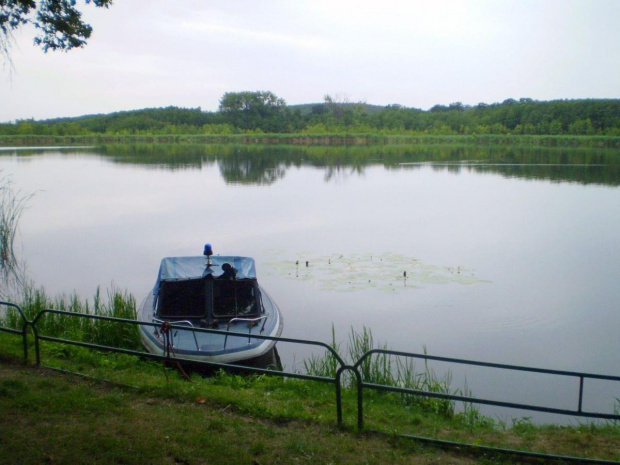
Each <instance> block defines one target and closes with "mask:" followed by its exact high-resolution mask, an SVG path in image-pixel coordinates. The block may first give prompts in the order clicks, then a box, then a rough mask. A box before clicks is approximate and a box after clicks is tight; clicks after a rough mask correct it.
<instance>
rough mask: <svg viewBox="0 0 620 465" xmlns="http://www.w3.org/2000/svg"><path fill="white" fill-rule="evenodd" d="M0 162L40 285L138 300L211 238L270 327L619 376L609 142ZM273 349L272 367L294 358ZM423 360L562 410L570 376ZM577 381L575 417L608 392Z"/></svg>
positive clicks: (183, 150)
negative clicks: (599, 145)
mask: <svg viewBox="0 0 620 465" xmlns="http://www.w3.org/2000/svg"><path fill="white" fill-rule="evenodd" d="M0 169H1V170H2V171H1V174H2V175H3V176H4V177H7V176H8V177H10V179H12V181H13V187H14V189H16V190H18V191H20V192H21V193H22V194H31V193H34V194H35V195H34V197H33V198H32V199H31V200H30V201H29V203H28V208H27V209H26V210H25V211H24V213H23V216H22V218H21V222H20V228H19V229H20V234H19V237H18V247H17V249H18V252H19V255H20V257H21V258H22V259H23V260H24V261H25V263H26V264H27V268H28V272H29V277H30V278H31V279H32V280H33V281H34V282H35V283H36V284H37V285H38V286H43V287H44V288H45V289H46V291H47V292H48V293H49V294H52V295H55V294H60V293H65V294H71V293H73V292H77V293H78V294H79V295H80V296H82V297H83V298H84V299H86V298H90V297H92V296H93V295H94V293H95V291H96V289H97V287H98V286H100V287H101V288H102V290H105V289H109V288H112V287H116V288H119V289H122V290H124V289H126V290H127V291H129V292H131V293H132V294H133V295H134V296H136V298H137V300H138V301H140V300H141V299H142V298H143V296H145V295H146V294H147V293H148V292H149V290H150V288H151V287H152V286H153V283H154V280H155V277H156V273H157V269H158V266H159V261H160V259H161V258H162V257H164V256H174V255H200V254H201V253H202V249H203V245H204V243H205V242H211V243H212V244H213V247H214V251H215V253H216V254H222V255H248V256H252V257H254V258H255V259H256V265H257V272H258V275H259V280H260V281H261V283H262V284H263V286H264V287H265V288H266V289H267V290H268V291H269V293H270V294H271V295H272V296H273V297H274V298H275V300H276V301H277V302H278V304H279V306H280V308H281V310H282V313H283V315H284V333H283V336H286V337H294V338H305V339H313V340H319V341H323V342H330V341H331V337H332V336H331V334H332V325H333V327H334V329H335V332H336V339H337V340H338V341H342V342H343V344H346V341H347V340H348V337H349V333H350V331H351V330H352V329H353V330H355V331H358V332H360V331H362V329H363V328H364V327H367V328H370V329H371V330H372V334H373V336H374V339H375V341H376V342H378V343H381V344H386V345H387V346H388V347H389V348H390V349H394V350H401V351H409V352H417V353H420V352H422V351H423V350H426V351H427V352H428V353H429V354H432V355H437V356H445V357H456V358H466V359H473V360H481V361H486V362H497V363H507V364H516V365H525V366H536V367H542V368H551V369H560V370H572V371H583V372H588V373H600V374H610V375H616V376H617V375H620V363H619V362H620V357H619V354H620V337H618V334H619V330H620V311H619V310H620V309H619V306H620V286H619V285H618V278H619V277H620V251H619V250H620V248H619V245H620V153H618V151H617V150H616V151H612V150H596V149H588V150H585V149H583V150H582V149H579V150H577V149H566V148H563V149H561V148H546V149H543V148H514V147H496V148H490V147H475V146H468V147H450V146H428V147H426V146H420V147H411V146H377V147H369V146H364V147H322V146H312V147H303V146H300V147H293V146H231V145H228V146H204V145H203V146H193V145H163V144H160V145H157V144H155V145H135V146H129V145H117V146H114V145H109V146H103V147H96V148H92V147H91V148H77V149H76V148H72V149H69V148H62V149H59V148H55V149H47V150H38V149H26V150H19V151H18V150H15V149H10V148H5V149H1V150H0ZM306 262H307V264H308V266H306ZM296 263H298V264H296ZM279 350H280V355H281V356H282V359H283V362H284V364H285V366H286V367H287V369H289V370H303V363H302V361H303V359H304V358H306V357H307V356H309V355H310V354H309V353H308V352H307V349H304V348H302V347H292V346H286V345H282V346H281V347H280V349H279ZM421 365H422V364H421V362H420V366H421ZM434 369H435V370H436V371H437V372H438V373H443V372H444V371H445V370H449V371H450V372H452V373H453V375H454V381H453V383H454V384H455V387H459V388H462V387H463V385H466V387H467V388H468V389H470V390H471V391H472V392H473V393H474V395H479V396H482V395H483V394H488V393H493V394H494V395H496V396H497V397H498V400H513V401H521V402H535V403H541V402H542V403H546V404H550V406H553V407H558V408H575V402H576V400H575V398H574V395H573V394H571V393H575V392H576V391H575V383H577V381H573V380H569V381H568V382H567V381H566V380H562V381H563V382H562V383H560V384H557V383H556V381H551V380H547V379H546V378H544V377H538V378H536V379H535V378H534V377H528V376H524V375H514V376H513V375H508V374H506V375H505V376H504V373H502V379H497V378H495V377H491V375H490V374H488V373H486V372H484V370H481V369H479V370H478V371H475V370H468V371H467V372H466V373H465V372H461V370H460V369H459V368H458V367H442V366H440V365H437V366H436V367H434ZM566 384H568V386H565V385H566ZM594 384H596V385H592V386H586V389H587V392H588V390H589V395H588V397H587V399H588V400H587V401H586V402H585V403H584V409H600V410H601V411H603V412H606V413H612V412H613V411H612V405H613V402H614V399H615V398H619V397H620V386H618V385H617V383H616V385H615V386H614V385H611V384H606V383H594ZM483 412H490V414H492V415H498V416H499V415H502V413H499V412H497V411H496V410H492V409H491V410H488V409H483ZM524 415H527V416H534V415H533V414H532V413H524ZM536 418H537V419H538V418H543V419H544V420H545V421H546V420H547V418H548V417H545V416H536ZM552 421H556V420H552Z"/></svg>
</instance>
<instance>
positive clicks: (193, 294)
mask: <svg viewBox="0 0 620 465" xmlns="http://www.w3.org/2000/svg"><path fill="white" fill-rule="evenodd" d="M206 312H207V298H206V282H205V280H204V279H202V278H200V279H182V280H176V281H161V282H160V284H159V296H158V299H157V314H158V315H159V316H160V317H162V318H204V317H205V315H206Z"/></svg>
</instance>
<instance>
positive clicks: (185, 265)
mask: <svg viewBox="0 0 620 465" xmlns="http://www.w3.org/2000/svg"><path fill="white" fill-rule="evenodd" d="M226 263H228V264H230V265H231V266H232V267H233V268H234V269H235V271H236V278H237V279H256V267H255V265H254V259H253V258H250V257H235V256H220V255H217V256H212V257H211V265H210V266H207V260H206V258H205V257H201V256H197V257H166V258H164V259H163V260H162V261H161V264H160V266H159V274H158V275H157V282H158V283H159V282H160V281H173V280H179V279H195V278H202V277H204V276H207V275H211V276H213V277H214V278H218V277H220V276H222V274H223V273H224V270H223V269H222V268H223V267H222V265H224V264H226ZM224 268H225V267H224Z"/></svg>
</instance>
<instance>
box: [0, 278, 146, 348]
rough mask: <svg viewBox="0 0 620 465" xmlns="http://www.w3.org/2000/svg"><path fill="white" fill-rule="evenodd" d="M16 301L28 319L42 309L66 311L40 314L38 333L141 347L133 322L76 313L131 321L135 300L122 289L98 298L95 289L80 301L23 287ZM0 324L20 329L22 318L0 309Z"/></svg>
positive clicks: (93, 342)
mask: <svg viewBox="0 0 620 465" xmlns="http://www.w3.org/2000/svg"><path fill="white" fill-rule="evenodd" d="M20 300H21V301H19V302H16V303H17V305H19V306H20V307H21V309H22V310H23V312H24V315H25V316H26V318H27V319H28V320H30V321H32V320H33V319H34V318H35V317H36V316H37V315H38V314H39V313H40V312H41V311H43V310H45V309H54V310H62V311H65V312H69V313H70V314H57V313H46V314H44V315H43V316H42V317H41V318H40V319H39V320H38V321H37V324H36V326H37V330H38V331H39V333H40V334H42V335H46V336H52V337H58V338H63V339H69V340H74V341H80V342H88V343H92V344H100V345H105V346H112V347H120V348H126V349H140V348H141V347H142V344H141V342H140V335H139V330H138V326H137V325H132V324H126V323H118V322H114V321H108V320H99V319H93V318H85V317H81V316H78V314H86V315H97V316H105V317H113V318H124V319H130V320H135V319H136V301H135V298H134V297H133V296H132V295H131V294H128V293H126V292H122V291H120V290H117V289H112V290H108V293H107V296H106V297H102V296H101V292H100V290H99V289H97V291H96V293H95V295H94V296H93V298H92V300H90V301H89V300H81V299H80V298H79V297H78V296H77V294H73V295H71V296H64V295H63V296H57V297H54V298H51V297H49V296H48V295H47V294H46V292H45V290H44V289H35V288H33V287H32V286H26V287H25V289H24V291H23V295H22V296H21V299H20ZM0 325H2V326H4V327H8V328H15V329H21V328H22V325H23V321H22V318H21V317H20V315H19V314H18V313H17V311H15V310H13V309H10V308H5V309H1V308H0Z"/></svg>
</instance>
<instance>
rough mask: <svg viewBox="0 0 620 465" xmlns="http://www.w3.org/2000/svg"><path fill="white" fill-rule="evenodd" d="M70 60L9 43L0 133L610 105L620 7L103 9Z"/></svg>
mask: <svg viewBox="0 0 620 465" xmlns="http://www.w3.org/2000/svg"><path fill="white" fill-rule="evenodd" d="M78 6H79V7H80V8H81V9H82V10H83V11H84V19H85V21H86V22H88V23H90V24H91V25H92V26H93V34H92V36H91V38H90V40H89V43H88V45H87V46H86V47H85V48H83V49H78V50H73V51H70V52H67V53H64V52H49V53H47V54H45V53H43V52H42V51H41V50H40V49H39V48H38V47H34V46H33V45H32V40H33V36H34V31H33V30H32V29H30V28H24V29H23V30H21V31H20V32H18V33H16V34H15V39H16V40H15V44H14V46H13V48H12V52H11V56H12V60H13V67H14V69H13V70H12V71H10V69H9V67H8V66H7V65H6V63H4V66H3V67H2V68H1V69H0V122H6V121H12V120H15V119H25V118H35V119H43V118H53V117H62V116H79V115H84V114H93V113H110V112H114V111H122V110H133V109H139V108H147V107H149V108H152V107H165V106H170V105H173V106H179V107H188V108H196V107H201V108H202V109H203V110H207V111H215V110H217V108H218V105H219V100H220V98H221V97H222V95H223V94H224V93H225V92H236V91H246V90H247V91H256V90H269V91H271V92H273V93H275V94H276V95H277V96H278V97H281V98H283V99H284V100H285V101H286V102H287V103H288V104H289V105H293V104H298V103H315V102H321V101H322V100H323V96H324V95H325V94H329V95H331V96H332V97H336V98H338V99H341V100H345V99H346V100H348V101H353V102H359V101H362V102H366V103H370V104H376V105H387V104H392V103H398V104H401V105H404V106H407V107H415V108H422V109H428V108H430V107H432V106H433V105H435V104H444V105H447V104H450V103H453V102H462V103H464V104H466V105H475V104H477V103H480V102H484V103H493V102H501V101H503V100H505V99H507V98H514V99H519V98H521V97H529V98H533V99H536V100H553V99H578V98H620V0H469V1H467V0H460V1H459V0H424V1H423V0H375V1H371V0H355V1H350V0H239V1H235V0H228V1H222V0H218V1H210V0H174V1H172V0H115V1H114V4H113V5H112V6H111V7H110V8H109V9H108V10H105V9H100V8H95V7H94V6H92V5H88V6H85V5H84V2H83V1H81V0H79V1H78Z"/></svg>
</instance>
